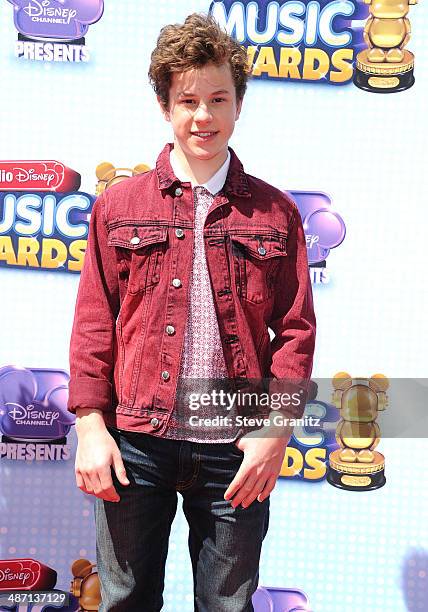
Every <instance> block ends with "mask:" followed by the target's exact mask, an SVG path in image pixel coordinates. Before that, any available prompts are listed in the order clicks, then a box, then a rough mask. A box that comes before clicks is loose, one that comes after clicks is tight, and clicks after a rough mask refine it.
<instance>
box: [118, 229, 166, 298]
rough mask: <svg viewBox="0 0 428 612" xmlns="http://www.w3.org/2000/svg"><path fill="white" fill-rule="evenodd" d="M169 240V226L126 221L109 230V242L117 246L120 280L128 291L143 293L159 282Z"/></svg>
mask: <svg viewBox="0 0 428 612" xmlns="http://www.w3.org/2000/svg"><path fill="white" fill-rule="evenodd" d="M167 239H168V228H167V227H156V226H149V227H147V226H139V225H134V224H126V225H120V226H118V227H114V228H111V229H109V232H108V245H109V246H111V247H114V248H115V252H116V261H117V267H118V277H119V283H120V284H123V285H124V287H125V288H126V290H127V291H128V293H131V294H135V293H141V292H144V291H147V290H148V289H150V288H151V287H153V286H154V285H157V284H158V283H159V281H160V275H161V270H162V264H163V260H164V257H165V253H166V248H167Z"/></svg>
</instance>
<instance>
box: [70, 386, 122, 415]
mask: <svg viewBox="0 0 428 612" xmlns="http://www.w3.org/2000/svg"><path fill="white" fill-rule="evenodd" d="M68 392H69V393H68V402H67V410H68V411H69V412H71V413H72V414H76V410H77V408H96V409H97V410H102V411H103V412H110V411H111V410H112V409H113V406H112V401H111V395H112V386H111V383H110V382H109V381H108V380H103V379H100V378H90V377H83V378H72V379H71V380H70V382H69V386H68Z"/></svg>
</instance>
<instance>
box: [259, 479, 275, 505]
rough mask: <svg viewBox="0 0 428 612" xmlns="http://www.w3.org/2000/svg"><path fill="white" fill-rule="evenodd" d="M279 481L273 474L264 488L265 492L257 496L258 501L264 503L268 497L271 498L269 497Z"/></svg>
mask: <svg viewBox="0 0 428 612" xmlns="http://www.w3.org/2000/svg"><path fill="white" fill-rule="evenodd" d="M277 479H278V476H275V474H272V475H271V476H269V478H268V480H267V482H266V484H265V486H264V488H263V491H261V492H260V494H259V495H258V496H257V501H259V502H262V501H264V500H265V499H266V498H267V497H269V495H270V494H271V493H272V491H273V490H274V488H275V485H276V481H277Z"/></svg>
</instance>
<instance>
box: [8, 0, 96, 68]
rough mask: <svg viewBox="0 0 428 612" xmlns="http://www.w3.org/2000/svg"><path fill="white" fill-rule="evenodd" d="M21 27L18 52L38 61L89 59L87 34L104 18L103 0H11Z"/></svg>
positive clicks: (25, 57) (16, 21) (19, 55)
mask: <svg viewBox="0 0 428 612" xmlns="http://www.w3.org/2000/svg"><path fill="white" fill-rule="evenodd" d="M8 2H10V3H11V4H13V7H14V24H15V27H16V29H17V30H18V40H17V42H16V47H15V55H16V56H17V57H19V58H22V59H27V60H38V61H47V62H52V61H54V62H55V61H62V62H67V61H68V62H87V61H89V59H90V54H89V50H88V48H87V47H86V46H85V39H84V36H85V35H86V33H87V32H88V29H89V26H90V25H92V24H94V23H96V22H97V21H99V20H100V19H101V16H102V14H103V11H104V2H103V0H8Z"/></svg>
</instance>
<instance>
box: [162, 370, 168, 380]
mask: <svg viewBox="0 0 428 612" xmlns="http://www.w3.org/2000/svg"><path fill="white" fill-rule="evenodd" d="M161 376H162V378H163V379H164V380H169V372H168V370H164V371H163V372H162V374H161Z"/></svg>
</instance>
